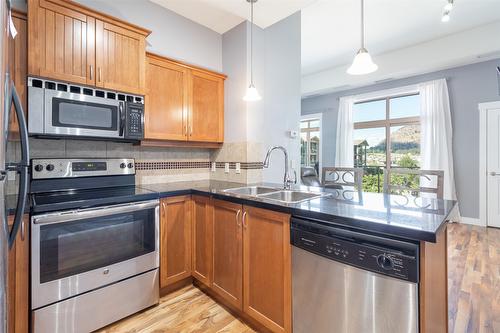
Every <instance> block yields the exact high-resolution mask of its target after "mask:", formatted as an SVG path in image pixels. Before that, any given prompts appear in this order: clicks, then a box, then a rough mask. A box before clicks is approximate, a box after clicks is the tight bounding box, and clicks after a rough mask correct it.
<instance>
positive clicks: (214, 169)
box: [210, 162, 217, 172]
mask: <svg viewBox="0 0 500 333" xmlns="http://www.w3.org/2000/svg"><path fill="white" fill-rule="evenodd" d="M210 171H212V172H215V171H217V165H216V163H215V162H212V166H211V168H210Z"/></svg>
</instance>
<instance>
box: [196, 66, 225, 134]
mask: <svg viewBox="0 0 500 333" xmlns="http://www.w3.org/2000/svg"><path fill="white" fill-rule="evenodd" d="M190 78H191V80H190V92H191V107H190V112H189V140H190V141H208V142H222V141H224V79H223V78H221V77H220V76H214V75H211V74H207V73H206V72H202V71H198V70H192V71H191V77H190Z"/></svg>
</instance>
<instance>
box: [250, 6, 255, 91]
mask: <svg viewBox="0 0 500 333" xmlns="http://www.w3.org/2000/svg"><path fill="white" fill-rule="evenodd" d="M253 4H254V1H252V2H251V3H250V5H251V6H250V8H251V9H250V20H251V24H252V25H251V26H250V85H251V86H253Z"/></svg>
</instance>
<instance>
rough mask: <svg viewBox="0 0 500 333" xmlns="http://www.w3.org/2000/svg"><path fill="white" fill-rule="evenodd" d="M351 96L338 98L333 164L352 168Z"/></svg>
mask: <svg viewBox="0 0 500 333" xmlns="http://www.w3.org/2000/svg"><path fill="white" fill-rule="evenodd" d="M353 105H354V98H353V97H351V96H350V97H341V98H340V99H339V113H338V118H337V140H336V149H335V166H337V167H346V168H352V167H353V166H354V146H353V136H354V123H353V121H352V108H353Z"/></svg>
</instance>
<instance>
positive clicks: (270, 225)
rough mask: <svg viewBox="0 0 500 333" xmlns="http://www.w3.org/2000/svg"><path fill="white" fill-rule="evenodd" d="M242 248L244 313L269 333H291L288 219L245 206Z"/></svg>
mask: <svg viewBox="0 0 500 333" xmlns="http://www.w3.org/2000/svg"><path fill="white" fill-rule="evenodd" d="M243 244H244V246H243V281H244V285H243V290H244V293H243V311H244V312H245V313H246V314H247V315H249V316H250V317H252V318H253V319H255V320H256V321H258V322H259V323H261V324H262V325H264V326H265V327H267V328H268V329H269V330H271V331H272V332H291V331H292V317H291V315H292V305H291V298H292V295H291V287H292V286H291V246H290V216H289V215H288V214H282V213H278V212H274V211H270V210H266V209H260V208H255V207H248V206H244V209H243Z"/></svg>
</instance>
